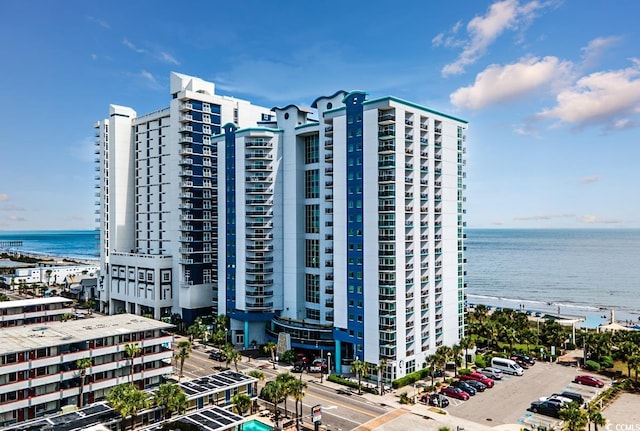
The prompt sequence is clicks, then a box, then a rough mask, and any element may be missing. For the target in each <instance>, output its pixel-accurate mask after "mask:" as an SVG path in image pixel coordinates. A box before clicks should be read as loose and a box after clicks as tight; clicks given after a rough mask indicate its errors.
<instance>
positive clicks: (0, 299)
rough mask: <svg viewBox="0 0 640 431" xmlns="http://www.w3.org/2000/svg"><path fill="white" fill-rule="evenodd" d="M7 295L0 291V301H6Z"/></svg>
mask: <svg viewBox="0 0 640 431" xmlns="http://www.w3.org/2000/svg"><path fill="white" fill-rule="evenodd" d="M8 300H9V297H8V296H7V295H5V294H4V293H0V302H4V301H8Z"/></svg>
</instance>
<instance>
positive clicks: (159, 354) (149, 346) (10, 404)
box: [0, 314, 173, 427]
mask: <svg viewBox="0 0 640 431" xmlns="http://www.w3.org/2000/svg"><path fill="white" fill-rule="evenodd" d="M170 328H172V325H170V324H168V323H164V322H160V321H157V320H153V319H148V318H145V317H141V316H136V315H132V314H117V315H113V316H95V317H93V318H91V319H78V320H69V321H65V322H62V321H59V322H47V323H46V324H35V325H25V326H14V327H5V328H2V329H1V330H0V427H1V426H7V425H11V424H14V423H17V422H22V421H25V420H29V419H33V418H37V417H42V416H45V415H49V414H53V413H57V412H59V411H60V410H61V409H62V408H63V407H65V406H75V405H80V404H82V405H87V404H90V403H93V402H95V401H99V400H101V399H104V398H105V397H106V394H107V393H108V392H109V389H110V388H112V387H113V386H116V385H118V384H120V383H125V382H130V381H131V379H133V382H134V384H136V386H138V387H139V388H140V389H149V388H153V387H155V386H157V385H159V384H160V383H161V382H162V379H163V375H168V374H171V372H172V370H173V366H172V363H171V358H172V357H173V351H172V349H171V343H172V341H173V335H172V334H170V333H168V332H166V330H168V329H170ZM127 344H136V345H137V346H138V347H140V353H139V354H138V355H136V356H135V357H134V358H129V357H127V355H126V347H125V346H126V345H127ZM84 358H88V359H90V360H91V365H90V366H89V367H87V368H85V369H84V373H85V374H86V376H85V381H84V385H82V384H81V378H80V374H81V370H80V369H79V367H78V360H79V359H84ZM131 367H133V371H132V370H131ZM81 393H82V394H81ZM80 396H82V397H83V402H82V403H80V402H79V401H80Z"/></svg>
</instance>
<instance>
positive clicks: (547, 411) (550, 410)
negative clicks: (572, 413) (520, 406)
mask: <svg viewBox="0 0 640 431" xmlns="http://www.w3.org/2000/svg"><path fill="white" fill-rule="evenodd" d="M561 407H562V406H561V405H559V404H557V403H553V402H549V401H548V400H546V401H534V402H532V403H531V407H530V408H529V410H531V411H532V412H534V413H540V414H542V415H546V416H552V417H554V418H557V417H559V416H560V414H559V412H560V408H561Z"/></svg>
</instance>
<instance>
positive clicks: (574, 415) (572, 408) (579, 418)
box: [558, 402, 587, 431]
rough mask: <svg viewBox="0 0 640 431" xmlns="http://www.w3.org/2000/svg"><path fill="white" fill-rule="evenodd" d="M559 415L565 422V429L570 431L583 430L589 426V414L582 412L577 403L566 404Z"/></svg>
mask: <svg viewBox="0 0 640 431" xmlns="http://www.w3.org/2000/svg"><path fill="white" fill-rule="evenodd" d="M558 415H559V416H560V419H562V420H563V421H565V428H566V429H567V430H568V431H579V430H582V429H584V427H585V425H586V424H587V412H585V411H584V410H582V409H581V408H580V406H578V403H576V402H571V403H569V404H566V405H565V406H564V407H562V408H561V409H560V411H559V412H558Z"/></svg>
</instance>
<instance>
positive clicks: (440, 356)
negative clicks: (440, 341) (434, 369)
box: [436, 346, 453, 382]
mask: <svg viewBox="0 0 640 431" xmlns="http://www.w3.org/2000/svg"><path fill="white" fill-rule="evenodd" d="M452 352H453V351H452V350H451V347H449V346H440V347H438V348H437V349H436V358H437V360H438V368H440V369H441V370H442V381H443V382H444V378H445V376H444V370H445V368H446V366H447V362H449V359H450V358H451V356H452Z"/></svg>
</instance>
